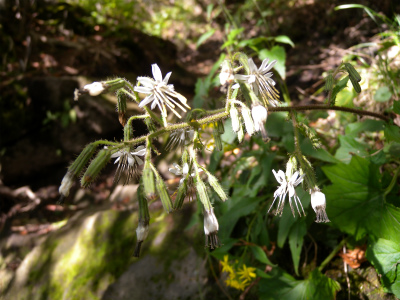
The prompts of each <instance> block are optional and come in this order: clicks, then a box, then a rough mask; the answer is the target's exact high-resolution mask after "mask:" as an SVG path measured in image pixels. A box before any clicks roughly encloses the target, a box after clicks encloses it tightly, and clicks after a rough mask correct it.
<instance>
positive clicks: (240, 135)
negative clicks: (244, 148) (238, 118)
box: [238, 124, 244, 143]
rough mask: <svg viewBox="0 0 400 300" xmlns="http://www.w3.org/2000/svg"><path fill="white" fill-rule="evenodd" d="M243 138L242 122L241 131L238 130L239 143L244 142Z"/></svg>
mask: <svg viewBox="0 0 400 300" xmlns="http://www.w3.org/2000/svg"><path fill="white" fill-rule="evenodd" d="M243 138H244V131H243V126H242V124H240V128H239V131H238V140H239V143H241V142H243Z"/></svg>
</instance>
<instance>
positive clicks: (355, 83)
mask: <svg viewBox="0 0 400 300" xmlns="http://www.w3.org/2000/svg"><path fill="white" fill-rule="evenodd" d="M350 81H351V84H352V85H353V88H354V90H355V91H356V92H357V93H358V94H359V93H361V86H360V84H359V83H358V81H357V80H356V79H355V78H354V77H353V76H350Z"/></svg>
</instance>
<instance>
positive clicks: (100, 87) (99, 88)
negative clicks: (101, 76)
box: [82, 81, 106, 96]
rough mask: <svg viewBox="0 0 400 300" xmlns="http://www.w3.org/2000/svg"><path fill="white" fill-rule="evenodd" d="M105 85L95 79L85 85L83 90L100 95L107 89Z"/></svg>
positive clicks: (91, 94) (92, 94)
mask: <svg viewBox="0 0 400 300" xmlns="http://www.w3.org/2000/svg"><path fill="white" fill-rule="evenodd" d="M105 88H106V87H105V85H104V84H103V83H102V82H98V81H95V82H93V83H91V84H87V85H85V86H84V87H83V89H82V92H83V93H88V94H89V95H90V96H98V95H100V94H101V93H102V92H104V91H105Z"/></svg>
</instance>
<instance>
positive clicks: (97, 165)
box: [81, 149, 111, 188]
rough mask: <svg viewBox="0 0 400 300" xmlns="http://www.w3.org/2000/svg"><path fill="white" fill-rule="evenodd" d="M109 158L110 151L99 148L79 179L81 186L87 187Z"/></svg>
mask: <svg viewBox="0 0 400 300" xmlns="http://www.w3.org/2000/svg"><path fill="white" fill-rule="evenodd" d="M110 158H111V151H110V150H108V149H103V150H100V151H99V153H97V155H96V157H95V158H94V159H93V160H92V162H91V163H90V165H89V167H88V168H87V169H86V172H85V174H83V177H82V179H81V186H82V187H85V188H86V187H88V186H89V185H90V184H91V183H92V182H93V181H94V180H95V179H96V178H97V176H98V175H99V174H100V172H101V170H102V169H103V168H104V167H105V166H106V165H107V163H108V162H109V160H110Z"/></svg>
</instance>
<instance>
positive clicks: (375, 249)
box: [367, 235, 400, 297]
mask: <svg viewBox="0 0 400 300" xmlns="http://www.w3.org/2000/svg"><path fill="white" fill-rule="evenodd" d="M393 239H394V240H386V239H378V240H377V241H376V242H375V243H373V244H372V245H370V246H369V247H368V250H367V258H368V260H369V261H371V262H372V264H373V265H374V266H375V268H376V269H377V270H378V272H379V273H380V274H381V275H382V277H381V281H382V283H383V285H384V286H385V287H386V288H387V289H388V291H390V292H392V293H394V294H395V295H396V297H400V280H399V278H400V238H399V236H398V235H397V236H393Z"/></svg>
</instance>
